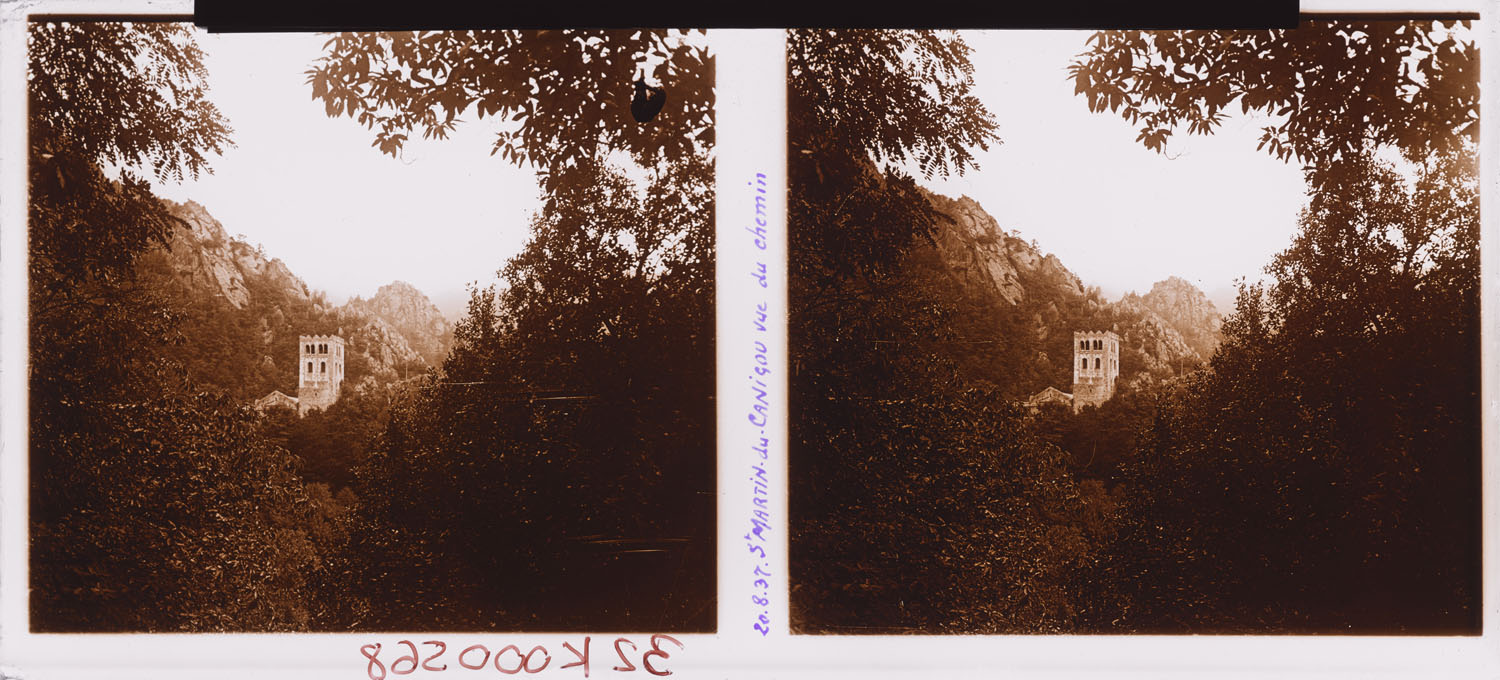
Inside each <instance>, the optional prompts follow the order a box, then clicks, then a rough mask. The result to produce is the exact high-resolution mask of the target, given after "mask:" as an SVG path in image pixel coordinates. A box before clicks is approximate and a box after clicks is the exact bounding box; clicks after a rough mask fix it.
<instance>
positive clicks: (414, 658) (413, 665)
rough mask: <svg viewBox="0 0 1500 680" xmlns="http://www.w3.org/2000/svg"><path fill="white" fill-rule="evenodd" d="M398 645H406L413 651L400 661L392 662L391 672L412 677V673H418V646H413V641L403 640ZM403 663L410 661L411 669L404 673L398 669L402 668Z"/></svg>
mask: <svg viewBox="0 0 1500 680" xmlns="http://www.w3.org/2000/svg"><path fill="white" fill-rule="evenodd" d="M396 644H398V645H406V647H407V648H408V649H410V650H411V653H410V654H407V655H406V656H403V657H401V658H399V659H396V660H395V661H392V662H391V672H392V673H395V674H396V675H411V674H412V673H415V672H417V646H416V645H414V644H412V643H411V640H402V641H400V642H398V643H396ZM403 661H410V662H411V668H408V669H406V670H404V671H403V670H401V669H400V668H397V666H400V665H401V663H402V662H403Z"/></svg>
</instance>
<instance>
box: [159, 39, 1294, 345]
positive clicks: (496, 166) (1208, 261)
mask: <svg viewBox="0 0 1500 680" xmlns="http://www.w3.org/2000/svg"><path fill="white" fill-rule="evenodd" d="M1087 35H1088V33H1087V32H1067V31H1058V32H1040V31H988V32H969V33H965V38H966V40H967V41H968V43H969V45H970V46H971V47H973V48H974V54H973V55H972V59H973V61H974V65H975V76H974V77H975V80H976V83H977V86H978V95H979V96H980V98H981V100H982V101H984V103H985V105H986V106H987V107H989V109H990V111H991V112H993V113H994V114H995V117H996V119H997V121H998V122H999V125H1000V127H999V135H1000V137H1001V139H1002V141H1003V143H1001V144H999V145H996V146H992V147H991V148H990V150H989V151H988V152H983V153H980V154H979V155H978V159H979V162H980V170H978V171H975V172H970V173H969V174H968V175H966V176H963V177H957V178H947V179H935V180H930V181H924V182H923V183H924V184H926V185H927V186H929V187H930V188H932V189H933V190H935V191H938V192H940V193H944V194H948V195H952V196H957V195H960V194H964V195H968V196H970V197H972V198H974V199H975V200H977V201H979V203H980V204H981V205H983V206H984V208H985V210H987V211H988V212H989V213H991V214H992V215H994V216H995V218H996V219H997V220H998V221H999V223H1000V225H1001V227H1003V228H1005V229H1018V230H1019V231H1020V232H1021V234H1022V236H1023V237H1025V238H1027V239H1035V240H1036V241H1037V242H1038V243H1039V244H1040V246H1041V247H1042V249H1043V250H1044V251H1046V252H1051V253H1055V254H1057V256H1058V257H1060V258H1061V259H1062V261H1063V263H1064V264H1065V265H1067V266H1068V268H1070V269H1072V270H1073V271H1074V272H1075V273H1077V274H1078V275H1079V276H1080V277H1081V278H1082V279H1083V280H1084V282H1085V283H1086V284H1089V285H1097V286H1100V287H1101V288H1102V289H1103V290H1104V292H1105V293H1106V294H1107V295H1108V296H1109V297H1110V298H1111V299H1113V298H1115V297H1118V296H1119V295H1120V294H1122V293H1124V292H1126V291H1131V290H1134V291H1138V292H1145V291H1146V290H1148V289H1149V288H1150V287H1151V284H1152V283H1154V282H1156V281H1159V280H1161V279H1164V278H1166V277H1168V276H1172V275H1177V276H1181V277H1183V278H1185V279H1187V280H1189V281H1191V282H1193V283H1194V284H1196V285H1197V286H1198V287H1199V288H1201V289H1203V291H1204V292H1206V293H1208V294H1209V296H1210V297H1211V298H1213V299H1214V300H1215V302H1216V304H1219V306H1220V311H1221V312H1224V311H1227V310H1226V309H1224V305H1223V304H1222V303H1223V302H1224V301H1226V300H1232V292H1231V291H1232V282H1233V280H1234V279H1235V278H1236V277H1241V276H1246V277H1252V278H1253V277H1259V276H1260V275H1261V270H1262V268H1263V267H1264V266H1265V265H1266V263H1268V262H1269V261H1270V259H1271V257H1272V256H1273V255H1274V254H1275V253H1276V252H1278V251H1280V250H1282V249H1284V248H1285V247H1286V246H1287V245H1288V244H1289V242H1290V239H1291V236H1292V234H1293V232H1294V230H1295V228H1296V220H1297V212H1298V210H1299V209H1300V207H1301V206H1302V205H1303V203H1304V200H1305V198H1304V191H1305V189H1304V185H1303V182H1302V178H1301V173H1300V172H1299V171H1298V169H1297V168H1296V167H1295V166H1294V165H1292V164H1289V163H1283V162H1281V161H1277V160H1275V159H1274V158H1272V157H1271V156H1270V155H1269V154H1266V153H1264V152H1258V151H1256V150H1255V146H1256V143H1257V140H1258V137H1259V128H1260V126H1261V125H1262V124H1264V120H1263V119H1260V120H1251V119H1248V118H1246V117H1243V116H1235V117H1231V118H1230V119H1229V120H1228V121H1227V122H1226V124H1225V125H1224V126H1223V127H1222V128H1221V129H1220V130H1219V131H1218V132H1217V133H1216V134H1214V135H1212V136H1208V137H1204V136H1189V135H1186V134H1177V135H1174V136H1173V138H1172V140H1171V141H1170V142H1169V144H1168V147H1169V148H1168V152H1169V155H1170V156H1171V157H1170V158H1169V157H1168V156H1163V155H1161V154H1157V153H1155V152H1152V151H1149V150H1147V149H1145V148H1144V147H1143V146H1141V145H1140V144H1139V143H1137V142H1135V137H1136V132H1137V131H1136V129H1135V128H1134V127H1133V126H1131V125H1130V124H1129V123H1127V122H1125V121H1124V120H1123V119H1121V118H1120V117H1119V116H1118V115H1115V114H1095V113H1090V112H1089V110H1088V107H1087V105H1086V103H1085V101H1084V99H1083V98H1082V97H1079V96H1075V95H1074V94H1073V86H1072V83H1071V82H1070V81H1069V80H1067V78H1066V70H1065V69H1066V67H1067V64H1068V62H1069V60H1070V58H1071V57H1072V56H1073V55H1075V54H1077V53H1079V52H1081V51H1083V49H1084V40H1085V38H1086V37H1087ZM325 39H326V38H325V37H323V36H319V35H310V34H284V35H266V34H262V35H256V34H240V35H210V34H207V33H200V34H199V41H200V44H201V45H202V46H203V48H204V50H205V52H206V53H207V65H208V69H209V76H210V85H211V87H212V90H211V92H210V96H211V97H212V99H213V101H214V102H215V103H216V104H217V105H218V106H219V107H220V109H221V110H222V111H223V112H224V114H225V116H226V117H227V118H228V119H229V122H230V124H231V126H233V128H234V134H233V139H234V141H235V143H236V147H235V148H233V149H230V150H229V151H227V152H226V153H225V155H224V156H223V157H221V158H218V159H215V160H214V161H213V162H212V166H213V168H214V173H213V174H211V175H205V176H204V177H202V178H200V179H198V180H197V181H191V180H189V181H186V182H184V183H183V184H180V185H178V184H170V183H168V184H162V185H158V186H157V191H158V193H160V194H161V195H163V196H166V197H168V198H171V199H173V200H178V201H183V200H188V199H191V200H195V201H197V202H199V203H201V204H203V205H204V206H205V207H206V208H207V209H208V211H209V212H210V213H211V214H213V215H214V217H216V218H218V219H219V221H220V222H222V223H223V224H224V227H225V229H226V230H228V232H229V233H230V234H231V235H235V234H243V235H245V237H246V238H247V240H248V241H249V242H250V243H252V244H257V243H258V244H262V245H264V246H265V249H266V252H267V254H268V255H270V256H272V257H279V258H281V259H282V260H284V261H285V262H286V263H287V265H288V266H290V267H291V269H292V271H293V272H295V273H296V274H297V275H298V276H300V277H302V278H303V280H305V281H306V282H307V283H308V285H309V286H311V287H312V288H314V289H319V290H324V291H327V293H328V294H329V298H330V300H331V301H333V302H335V303H341V302H343V301H344V300H345V299H347V298H348V297H350V296H353V295H362V296H365V297H369V296H370V295H373V294H374V293H375V291H376V289H378V288H379V287H380V286H381V285H384V284H386V283H389V282H391V281H394V280H398V279H399V280H403V281H407V282H409V283H411V284H412V285H414V286H416V287H417V288H418V289H420V290H422V291H423V292H424V293H426V294H427V295H428V297H430V298H432V300H433V301H434V302H435V303H437V305H438V306H439V307H440V308H441V309H442V310H443V313H444V315H445V316H447V317H448V318H449V320H454V319H456V318H457V317H458V316H459V315H460V312H461V311H462V310H463V307H464V304H465V301H466V299H467V298H466V295H465V293H464V285H465V284H466V283H468V282H472V281H478V282H480V283H481V284H488V283H490V282H493V281H494V275H495V272H496V270H498V269H499V268H500V267H501V266H503V265H504V263H505V261H506V260H507V259H509V258H510V257H511V256H512V255H514V254H515V253H516V252H517V251H519V249H520V248H521V246H522V245H523V244H524V243H525V239H526V236H527V232H528V222H529V219H530V216H531V214H532V213H533V212H534V211H535V210H536V209H537V207H538V205H539V204H538V200H537V196H538V188H537V184H536V180H535V175H534V173H533V171H532V170H531V169H530V168H516V167H513V166H511V165H510V164H508V163H506V162H505V161H503V160H502V159H500V158H499V157H492V156H490V155H489V149H490V146H491V143H492V141H493V139H494V136H493V135H494V131H495V127H494V124H493V123H492V122H491V121H489V120H484V121H478V120H468V121H466V123H465V124H462V125H460V126H459V127H458V130H457V131H456V133H455V135H453V136H452V137H451V138H450V139H448V140H445V141H424V140H422V139H420V135H414V137H415V138H414V139H413V140H412V141H410V142H408V143H407V145H406V149H405V151H404V154H403V158H401V159H400V160H397V159H392V158H390V157H389V156H384V155H382V154H381V153H380V152H379V151H378V150H377V149H375V148H374V147H372V146H370V143H371V140H372V139H373V135H372V134H371V133H370V132H369V131H368V130H366V129H364V128H363V127H361V126H360V125H358V124H357V123H356V122H355V121H353V120H352V119H349V118H347V117H342V118H329V117H327V116H326V115H325V114H324V111H323V106H322V104H321V102H315V101H312V100H311V95H310V90H309V88H308V87H307V86H306V85H305V84H304V83H303V78H304V74H303V72H304V71H306V70H307V69H308V68H309V67H310V64H311V62H312V61H313V60H314V59H316V58H317V57H318V56H319V54H320V53H321V49H322V44H323V42H324V40H325ZM919 181H921V180H920V179H919Z"/></svg>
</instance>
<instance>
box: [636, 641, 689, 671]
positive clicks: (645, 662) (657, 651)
mask: <svg viewBox="0 0 1500 680" xmlns="http://www.w3.org/2000/svg"><path fill="white" fill-rule="evenodd" d="M662 640H667V641H669V642H671V643H672V644H674V645H677V648H678V649H682V648H683V647H682V643H681V642H678V641H677V638H674V637H672V636H670V635H652V636H651V651H649V652H646V653H645V654H642V655H641V666H643V667H645V669H646V672H647V673H650V674H652V675H671V674H672V671H658V670H656V668H655V667H653V666H652V665H651V657H653V656H659V657H661V658H662V660H663V661H665V660H666V659H667V657H669V656H671V655H670V654H668V653H666V652H663V651H661V641H662Z"/></svg>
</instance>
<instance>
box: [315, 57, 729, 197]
mask: <svg viewBox="0 0 1500 680" xmlns="http://www.w3.org/2000/svg"><path fill="white" fill-rule="evenodd" d="M692 38H693V36H692V35H691V33H684V32H680V31H659V30H658V31H643V30H637V31H556V30H548V31H428V32H420V33H357V34H355V33H344V34H340V35H336V36H334V37H332V38H331V39H330V40H329V41H328V43H327V45H326V48H325V54H324V56H323V58H322V59H320V60H319V62H318V63H317V64H316V65H315V67H314V68H313V69H312V70H310V71H308V78H307V82H308V84H309V85H310V86H311V88H312V96H313V98H314V99H322V100H323V103H324V105H325V107H326V109H327V112H328V115H329V116H341V115H348V116H350V117H351V118H354V119H356V120H358V121H359V123H360V124H361V125H363V126H365V127H366V128H369V129H371V130H374V131H376V134H375V141H374V143H373V144H372V146H378V147H380V150H381V151H382V152H383V153H387V154H390V155H392V156H394V155H396V153H397V152H399V151H400V149H401V147H402V145H403V144H404V143H405V141H406V140H407V138H408V137H409V136H410V135H411V134H414V133H415V132H416V131H418V130H420V131H421V133H422V135H423V137H424V138H428V139H443V138H446V137H447V135H448V133H449V132H451V131H452V130H453V128H454V127H455V126H456V125H457V124H458V123H459V122H460V120H461V119H460V118H459V117H460V116H462V115H466V114H467V113H469V112H473V114H474V115H475V116H476V117H478V118H480V119H483V118H485V117H486V116H490V117H496V118H498V119H500V120H502V121H505V122H504V123H502V124H501V125H500V127H501V129H500V130H499V132H498V134H497V137H496V140H495V146H494V149H493V152H498V153H499V154H500V155H501V157H502V158H504V159H505V160H507V161H511V162H514V163H517V164H520V163H530V164H532V165H534V166H536V167H537V168H538V170H539V172H540V173H541V176H542V177H543V187H544V188H545V189H548V190H551V189H553V188H554V187H556V186H557V184H558V183H559V182H561V181H562V179H561V174H564V171H565V170H567V169H569V168H583V169H585V171H586V173H585V174H587V169H588V168H589V167H590V166H593V165H597V164H599V163H600V162H601V159H602V158H603V157H604V156H605V155H606V154H607V153H608V152H609V151H622V152H624V153H626V154H628V155H629V156H630V157H631V158H632V159H634V160H635V161H636V162H638V163H640V164H641V165H643V166H646V167H653V166H656V165H658V164H659V163H662V162H663V161H673V160H677V159H686V158H691V157H693V156H701V155H702V154H703V152H704V150H705V149H707V148H709V147H711V146H712V144H713V110H712V107H713V77H714V72H713V58H712V57H711V56H710V55H709V53H708V50H707V49H706V48H705V47H702V46H701V45H695V44H694V43H695V42H699V41H696V40H694V39H692ZM651 63H655V66H654V67H653V68H650V70H651V74H650V75H651V77H652V78H654V79H655V80H656V81H657V82H658V83H660V84H661V85H662V86H664V87H665V88H666V90H667V91H668V93H669V96H668V97H667V99H666V105H665V108H664V109H663V110H662V111H661V113H660V114H659V115H658V116H657V117H656V119H655V120H653V121H652V122H651V123H650V124H649V125H640V124H637V123H636V122H635V121H634V120H633V119H632V118H631V116H630V100H631V96H632V94H633V83H634V82H635V81H636V79H637V76H638V75H639V74H641V73H642V72H644V71H645V70H647V67H648V64H651Z"/></svg>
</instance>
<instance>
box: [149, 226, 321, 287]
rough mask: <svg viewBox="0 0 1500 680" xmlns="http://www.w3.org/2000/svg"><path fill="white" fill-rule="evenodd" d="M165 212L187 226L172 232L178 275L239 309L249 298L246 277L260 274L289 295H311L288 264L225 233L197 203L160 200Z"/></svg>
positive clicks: (172, 253)
mask: <svg viewBox="0 0 1500 680" xmlns="http://www.w3.org/2000/svg"><path fill="white" fill-rule="evenodd" d="M162 203H163V204H164V205H166V206H167V210H168V212H170V213H171V214H172V215H173V216H175V217H177V218H178V219H181V220H182V221H183V222H184V223H186V224H187V228H185V229H178V230H177V231H176V232H175V233H174V234H172V240H171V247H170V248H169V249H168V251H167V257H168V259H169V260H170V261H171V265H172V268H173V269H174V270H175V271H176V273H177V275H178V276H180V277H182V278H183V279H184V280H186V281H188V282H190V283H192V284H193V285H196V286H199V287H201V288H203V289H205V290H207V291H211V292H212V293H213V294H215V295H218V296H221V297H223V299H224V300H225V301H226V302H228V303H229V304H230V305H233V306H234V307H235V308H242V307H244V306H245V303H246V302H248V301H249V299H250V291H249V289H248V287H247V286H246V285H245V280H246V277H259V278H262V279H264V280H265V281H267V282H269V283H270V284H271V285H273V286H275V287H277V288H280V289H283V290H285V291H286V292H287V293H288V294H290V295H292V296H293V297H298V298H301V299H304V300H306V299H310V297H311V295H310V291H309V290H308V288H307V284H306V283H304V282H303V281H302V279H300V278H297V276H296V275H295V274H293V273H292V271H291V270H290V269H288V268H287V266H286V264H285V263H283V262H282V261H281V260H278V259H268V258H267V257H266V256H265V254H264V253H262V252H261V251H260V250H259V249H258V248H255V247H252V246H251V245H250V244H248V243H245V242H244V241H240V240H238V239H233V238H230V237H229V233H228V231H227V230H225V229H224V225H223V224H222V223H220V222H219V220H217V219H215V218H214V216H213V215H211V214H209V212H208V209H207V208H205V207H204V206H203V205H201V204H199V203H198V202H196V201H191V200H190V201H187V202H184V203H176V202H174V201H170V200H165V199H162Z"/></svg>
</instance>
